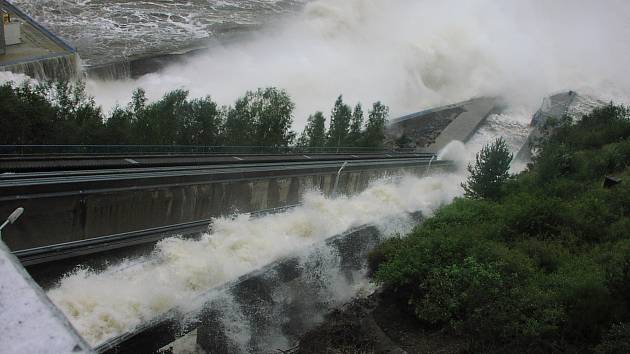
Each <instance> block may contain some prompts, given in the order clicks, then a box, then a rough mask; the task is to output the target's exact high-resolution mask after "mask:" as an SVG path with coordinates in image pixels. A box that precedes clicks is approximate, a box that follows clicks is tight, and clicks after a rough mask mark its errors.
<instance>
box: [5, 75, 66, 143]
mask: <svg viewBox="0 0 630 354" xmlns="http://www.w3.org/2000/svg"><path fill="white" fill-rule="evenodd" d="M0 107H2V108H0V113H1V114H0V124H2V129H0V142H1V143H2V144H8V145H19V144H55V143H57V140H56V138H57V137H56V134H55V129H57V124H56V123H57V112H56V110H55V108H54V107H53V106H52V104H51V103H50V102H49V101H48V100H47V98H46V97H45V96H44V95H42V94H41V93H39V92H37V91H35V90H33V88H32V87H31V86H30V85H28V84H27V83H24V84H22V85H20V86H17V87H13V86H12V83H5V84H2V85H1V86H0Z"/></svg>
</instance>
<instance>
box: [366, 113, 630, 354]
mask: <svg viewBox="0 0 630 354" xmlns="http://www.w3.org/2000/svg"><path fill="white" fill-rule="evenodd" d="M629 135H630V120H629V119H628V109H626V108H623V107H619V106H613V105H610V106H606V107H604V108H601V109H598V110H595V111H594V112H593V113H592V114H590V115H587V116H585V117H583V118H582V119H581V120H579V121H577V122H576V123H575V124H570V122H568V121H567V122H565V124H560V125H558V126H557V127H556V128H555V129H554V130H550V131H549V132H548V134H547V139H546V140H545V141H542V142H540V149H541V150H540V151H539V154H538V156H537V158H536V160H535V162H534V164H533V166H531V167H530V169H529V170H528V171H526V172H524V173H521V174H519V175H518V176H515V177H514V178H513V179H508V180H506V181H503V182H502V183H501V191H500V198H496V194H493V195H494V196H495V197H493V198H479V195H478V194H474V195H473V194H471V193H468V196H469V197H470V198H465V199H464V198H460V199H456V200H455V201H454V202H453V203H452V204H450V205H447V206H445V207H442V208H441V209H440V210H438V211H437V212H436V213H435V214H434V216H433V217H431V218H429V219H427V220H425V221H424V223H423V224H422V225H420V226H418V227H417V228H416V229H415V230H414V231H413V232H412V233H411V234H409V235H407V237H406V238H402V239H401V238H398V239H395V240H392V241H389V242H386V243H385V244H384V245H383V246H382V247H380V248H378V249H377V250H376V251H375V252H374V253H373V254H374V255H375V256H374V259H375V260H376V261H374V262H373V265H372V267H375V268H376V271H375V272H373V278H374V280H375V281H377V282H378V283H380V284H382V285H384V287H385V289H386V291H394V290H395V291H396V292H397V296H401V297H403V298H405V299H406V302H404V303H406V304H408V305H407V306H409V308H408V310H409V311H411V312H412V313H414V314H415V315H416V317H417V318H418V320H419V321H420V323H423V324H424V325H426V326H429V327H432V328H435V327H437V328H442V329H445V330H448V331H451V332H453V333H455V334H457V335H460V336H463V337H464V338H466V339H468V343H469V348H468V349H469V351H471V352H504V351H506V350H508V351H512V352H552V351H588V350H591V349H592V348H594V347H595V346H596V345H597V344H598V343H601V344H600V345H599V346H597V351H598V352H601V353H611V352H615V351H618V350H621V349H623V350H627V347H625V346H624V345H626V346H627V344H628V342H629V341H628V331H627V323H628V322H629V321H630V296H629V295H628V294H630V285H629V284H630V168H628V157H629V156H630V153H629V152H630V145H629V143H628V141H630V136H629ZM606 175H614V176H618V177H620V178H622V179H623V182H622V183H621V184H619V185H616V186H614V187H612V188H610V189H606V188H603V186H602V181H603V177H604V176H606ZM615 323H625V324H622V325H614V324H615ZM506 348H509V349H506Z"/></svg>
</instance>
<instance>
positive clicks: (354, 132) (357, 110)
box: [347, 103, 363, 146]
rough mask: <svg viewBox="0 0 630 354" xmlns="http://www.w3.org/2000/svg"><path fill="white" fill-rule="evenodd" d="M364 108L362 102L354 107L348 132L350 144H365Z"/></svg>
mask: <svg viewBox="0 0 630 354" xmlns="http://www.w3.org/2000/svg"><path fill="white" fill-rule="evenodd" d="M362 130H363V108H362V107H361V104H360V103H357V105H356V106H355V107H354V112H352V120H351V122H350V132H349V133H348V144H347V145H348V146H361V145H362V144H363V133H362Z"/></svg>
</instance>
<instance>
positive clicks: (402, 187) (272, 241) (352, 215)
mask: <svg viewBox="0 0 630 354" xmlns="http://www.w3.org/2000/svg"><path fill="white" fill-rule="evenodd" d="M459 182H460V176H458V175H454V174H451V175H437V176H433V177H427V178H422V179H419V178H415V177H407V178H404V179H402V180H401V181H398V182H396V183H387V182H386V181H381V182H378V183H375V184H374V185H373V186H372V187H370V188H369V189H367V190H366V191H365V192H363V193H361V194H359V195H357V196H354V197H349V198H346V197H343V198H337V199H329V198H325V197H324V196H322V195H321V194H319V193H317V192H312V193H309V194H307V195H305V197H304V200H303V205H302V206H300V207H297V208H296V209H294V210H292V211H289V212H287V213H282V214H276V215H268V216H264V217H261V218H250V217H249V216H248V215H239V216H238V217H236V218H218V219H216V220H215V221H214V223H213V229H212V232H210V233H207V234H205V235H203V237H201V239H200V240H185V239H180V238H168V239H165V240H163V241H161V242H159V243H158V245H157V246H156V248H155V250H154V252H153V253H152V254H151V256H149V257H147V258H143V259H134V260H129V261H126V262H123V263H122V264H119V265H116V266H112V267H110V268H108V269H107V270H105V271H103V272H100V273H93V272H90V271H89V270H85V269H83V270H78V271H76V272H74V273H73V274H69V275H67V276H66V277H64V278H63V279H62V280H61V282H60V284H59V286H58V287H56V288H55V289H52V290H50V291H49V292H48V296H49V297H50V298H51V299H52V301H53V302H54V303H55V304H56V305H57V306H58V307H59V308H60V309H61V310H62V311H63V312H64V313H65V314H66V315H67V316H68V318H69V319H70V321H71V322H72V324H73V325H74V326H75V327H76V328H77V330H78V331H79V332H80V333H81V335H83V337H84V338H85V339H86V340H88V341H89V342H90V343H91V344H98V343H100V342H102V341H104V340H106V339H108V338H111V337H113V336H116V335H119V334H121V333H124V332H126V331H129V330H131V329H133V328H134V327H135V326H137V325H139V324H141V323H143V322H145V321H148V320H150V319H152V318H154V317H155V316H157V315H159V314H161V313H163V312H165V311H167V310H169V309H171V308H173V307H175V306H185V305H186V304H188V303H189V302H190V301H191V300H193V299H194V298H195V296H196V295H199V294H201V293H202V292H204V291H207V290H208V289H210V288H213V287H216V286H219V285H221V284H223V283H225V282H227V281H229V280H232V279H235V278H237V277H238V276H240V275H243V274H246V273H248V272H251V271H253V270H255V269H258V268H260V267H262V266H264V265H266V264H269V263H271V262H273V261H274V260H275V259H278V258H279V257H282V256H286V255H289V254H296V253H299V252H300V251H301V250H304V249H305V248H307V247H309V246H311V245H313V244H314V243H317V242H318V241H322V240H324V239H326V238H329V237H332V236H334V235H338V234H341V233H343V232H345V231H347V230H349V229H351V228H353V227H358V226H361V225H365V224H375V225H377V226H378V227H380V228H381V229H383V230H384V231H385V232H386V233H391V232H397V231H398V232H405V231H408V230H409V226H410V225H411V224H410V222H411V220H408V219H406V218H405V215H406V213H409V212H413V211H422V212H423V213H425V214H427V215H428V214H431V212H432V211H433V210H434V209H435V208H437V207H438V206H440V205H442V204H444V203H447V202H449V201H450V200H451V199H452V198H453V197H455V196H456V195H458V194H459V193H460V191H459Z"/></svg>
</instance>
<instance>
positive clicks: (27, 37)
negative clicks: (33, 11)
mask: <svg viewBox="0 0 630 354" xmlns="http://www.w3.org/2000/svg"><path fill="white" fill-rule="evenodd" d="M0 4H2V6H1V7H2V9H0V10H1V11H0V12H3V13H5V14H6V15H7V18H9V19H10V21H11V22H9V24H10V25H12V26H13V28H15V32H16V34H15V41H14V42H13V43H11V44H9V45H7V46H6V48H4V49H5V50H4V52H0V71H11V72H14V73H20V74H25V75H27V76H29V77H31V78H34V79H37V80H74V79H77V78H79V77H80V76H81V68H80V58H79V55H78V54H77V51H76V50H75V49H74V48H72V47H71V46H70V45H68V44H67V43H66V42H65V41H63V40H62V39H60V38H59V37H57V36H56V35H55V34H53V33H52V32H50V31H49V30H48V29H46V28H44V27H43V26H42V25H40V24H39V23H38V22H36V21H35V20H33V19H32V18H31V17H30V16H28V15H27V14H26V13H24V12H22V11H21V10H20V9H19V8H17V7H16V6H13V5H11V4H9V3H8V2H2V3H0Z"/></svg>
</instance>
